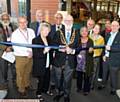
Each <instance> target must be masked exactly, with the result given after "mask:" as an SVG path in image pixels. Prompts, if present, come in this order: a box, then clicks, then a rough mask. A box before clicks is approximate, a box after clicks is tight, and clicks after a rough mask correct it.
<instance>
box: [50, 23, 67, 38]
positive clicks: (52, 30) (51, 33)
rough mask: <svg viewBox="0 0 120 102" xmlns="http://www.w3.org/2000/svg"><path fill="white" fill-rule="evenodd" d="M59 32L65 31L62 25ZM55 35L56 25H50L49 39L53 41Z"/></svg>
mask: <svg viewBox="0 0 120 102" xmlns="http://www.w3.org/2000/svg"><path fill="white" fill-rule="evenodd" d="M61 30H62V31H64V30H65V26H64V25H63V24H62V27H61ZM55 33H56V24H54V25H51V32H50V33H49V37H50V38H51V39H53V38H54V35H55Z"/></svg>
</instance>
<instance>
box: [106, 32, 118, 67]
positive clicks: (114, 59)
mask: <svg viewBox="0 0 120 102" xmlns="http://www.w3.org/2000/svg"><path fill="white" fill-rule="evenodd" d="M109 37H110V34H108V36H107V41H108V39H109ZM109 59H110V65H111V66H112V67H117V68H120V32H118V33H117V35H116V37H115V39H114V41H113V43H112V46H111V50H110V56H109Z"/></svg>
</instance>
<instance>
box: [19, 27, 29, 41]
mask: <svg viewBox="0 0 120 102" xmlns="http://www.w3.org/2000/svg"><path fill="white" fill-rule="evenodd" d="M19 31H20V33H21V34H22V35H23V37H24V39H25V40H26V42H29V41H28V40H29V35H28V30H26V32H27V36H26V34H25V33H24V32H23V31H21V30H20V29H19Z"/></svg>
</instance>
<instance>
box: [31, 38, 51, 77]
mask: <svg viewBox="0 0 120 102" xmlns="http://www.w3.org/2000/svg"><path fill="white" fill-rule="evenodd" d="M47 40H48V44H49V42H50V40H49V39H48V38H47ZM32 44H39V45H44V43H43V41H42V39H41V37H40V36H37V37H36V38H34V39H33V40H32ZM43 50H44V48H32V51H33V76H35V77H39V76H42V75H44V72H45V68H46V58H47V54H44V53H43Z"/></svg>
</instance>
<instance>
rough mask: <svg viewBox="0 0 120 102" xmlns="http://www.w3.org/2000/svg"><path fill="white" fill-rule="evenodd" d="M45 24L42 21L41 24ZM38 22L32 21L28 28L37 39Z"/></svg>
mask: <svg viewBox="0 0 120 102" xmlns="http://www.w3.org/2000/svg"><path fill="white" fill-rule="evenodd" d="M43 22H45V21H42V23H43ZM39 26H40V25H39V22H37V21H34V22H32V23H30V25H29V27H30V28H32V29H33V30H34V32H35V36H36V37H37V32H38V28H39Z"/></svg>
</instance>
